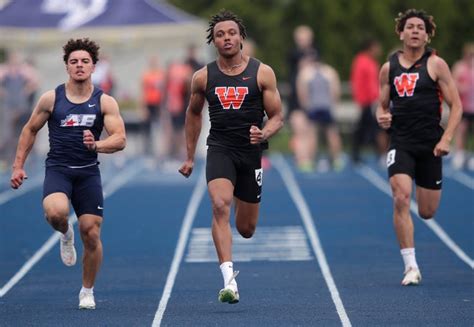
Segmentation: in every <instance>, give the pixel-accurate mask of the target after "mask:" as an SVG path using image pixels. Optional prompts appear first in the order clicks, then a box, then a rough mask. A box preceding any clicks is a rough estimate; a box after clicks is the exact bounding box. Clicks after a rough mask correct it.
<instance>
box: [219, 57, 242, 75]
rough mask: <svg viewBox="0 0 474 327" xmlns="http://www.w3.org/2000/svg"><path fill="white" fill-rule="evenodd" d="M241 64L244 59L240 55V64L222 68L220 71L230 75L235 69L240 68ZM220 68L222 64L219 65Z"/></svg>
mask: <svg viewBox="0 0 474 327" xmlns="http://www.w3.org/2000/svg"><path fill="white" fill-rule="evenodd" d="M243 62H244V59H243V57H242V55H240V63H238V64H235V65H232V66H230V67H229V68H222V70H224V71H225V72H227V73H231V72H232V71H233V70H234V69H237V68H239V67H240V66H242V64H243ZM220 66H221V67H222V64H220Z"/></svg>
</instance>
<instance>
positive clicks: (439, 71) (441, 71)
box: [427, 55, 451, 81]
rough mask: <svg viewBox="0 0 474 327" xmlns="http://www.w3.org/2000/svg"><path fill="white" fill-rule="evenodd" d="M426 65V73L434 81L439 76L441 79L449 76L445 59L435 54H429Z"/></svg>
mask: <svg viewBox="0 0 474 327" xmlns="http://www.w3.org/2000/svg"><path fill="white" fill-rule="evenodd" d="M427 66H428V73H429V74H430V76H431V78H432V79H433V80H435V81H438V80H439V79H440V78H441V79H443V80H444V79H446V78H449V77H448V76H449V75H450V74H451V73H450V70H449V66H448V64H447V63H446V61H445V60H444V59H443V58H441V57H439V56H437V55H431V56H430V57H429V58H428V63H427Z"/></svg>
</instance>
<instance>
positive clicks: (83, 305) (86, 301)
mask: <svg viewBox="0 0 474 327" xmlns="http://www.w3.org/2000/svg"><path fill="white" fill-rule="evenodd" d="M79 309H88V310H94V309H95V300H94V293H86V292H80V293H79Z"/></svg>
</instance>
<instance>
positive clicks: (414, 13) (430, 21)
mask: <svg viewBox="0 0 474 327" xmlns="http://www.w3.org/2000/svg"><path fill="white" fill-rule="evenodd" d="M412 17H417V18H420V19H421V20H423V22H425V28H426V33H427V34H428V37H429V39H431V38H432V37H433V36H434V35H435V30H436V24H435V22H434V18H433V16H431V15H428V14H427V13H426V12H425V11H424V10H418V9H408V10H407V11H405V12H404V13H401V12H400V13H398V17H397V18H395V22H396V24H395V32H396V33H397V34H400V33H401V32H403V29H404V28H405V24H406V22H407V20H408V19H409V18H412ZM429 39H428V40H429Z"/></svg>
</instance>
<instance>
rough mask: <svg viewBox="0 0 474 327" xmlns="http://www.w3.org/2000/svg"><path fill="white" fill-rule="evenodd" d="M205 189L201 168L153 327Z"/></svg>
mask: <svg viewBox="0 0 474 327" xmlns="http://www.w3.org/2000/svg"><path fill="white" fill-rule="evenodd" d="M205 191H206V179H205V174H204V168H203V169H202V170H201V172H200V174H199V177H198V181H197V183H196V186H195V187H194V191H193V194H192V195H191V199H190V200H189V204H188V207H187V209H186V213H185V216H184V219H183V225H182V226H181V230H180V232H179V238H178V243H177V245H176V250H175V252H174V256H173V261H172V262H171V267H170V271H169V273H168V277H167V278H166V284H165V288H164V289H163V294H162V296H161V299H160V304H159V305H158V309H157V310H156V313H155V318H154V319H153V323H152V326H153V327H158V326H160V325H161V320H162V319H163V315H164V313H165V310H166V306H167V305H168V301H169V299H170V296H171V292H172V291H173V286H174V282H175V280H176V276H177V275H178V271H179V266H180V265H181V261H182V260H183V254H184V250H185V248H186V244H187V242H188V238H189V234H190V232H191V227H192V225H193V222H194V218H195V217H196V212H197V210H198V209H199V204H200V203H201V201H202V198H203V196H204V193H205Z"/></svg>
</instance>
